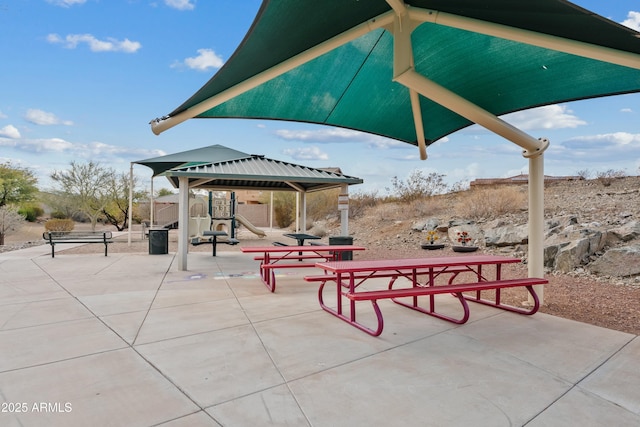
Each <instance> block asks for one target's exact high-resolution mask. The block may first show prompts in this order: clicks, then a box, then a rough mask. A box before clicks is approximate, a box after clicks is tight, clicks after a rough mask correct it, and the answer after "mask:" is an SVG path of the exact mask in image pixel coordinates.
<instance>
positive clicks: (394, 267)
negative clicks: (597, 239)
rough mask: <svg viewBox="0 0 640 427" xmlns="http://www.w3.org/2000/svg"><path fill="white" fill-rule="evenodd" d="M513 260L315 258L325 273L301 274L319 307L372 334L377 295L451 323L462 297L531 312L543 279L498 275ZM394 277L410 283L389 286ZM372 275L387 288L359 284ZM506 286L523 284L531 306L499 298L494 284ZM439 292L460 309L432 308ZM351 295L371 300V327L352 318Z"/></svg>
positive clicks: (456, 320) (353, 299)
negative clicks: (331, 302)
mask: <svg viewBox="0 0 640 427" xmlns="http://www.w3.org/2000/svg"><path fill="white" fill-rule="evenodd" d="M519 262H521V260H520V259H518V258H513V257H505V256H496V255H465V256H448V257H433V258H414V259H383V260H358V261H331V262H318V263H316V267H318V268H319V269H322V270H324V271H325V274H323V275H317V276H306V277H305V280H306V281H308V282H320V289H319V290H318V298H319V300H320V306H321V307H322V309H323V310H325V311H327V312H329V313H331V314H333V315H334V316H336V317H338V318H339V319H341V320H344V321H345V322H347V323H349V324H351V325H352V326H355V327H356V328H358V329H360V330H362V331H364V332H366V333H368V334H370V335H374V336H378V335H380V334H381V333H382V329H383V327H384V321H383V318H382V312H381V311H380V307H379V306H378V303H377V301H378V300H379V299H391V300H392V301H393V302H395V303H397V304H400V305H402V306H405V307H408V308H411V309H413V310H417V311H420V312H422V313H425V314H429V315H432V316H435V317H438V318H441V319H444V320H448V321H451V322H454V323H457V324H462V323H465V322H466V321H467V320H468V319H469V306H468V304H467V300H470V301H474V302H478V303H482V304H486V305H491V306H493V307H497V308H501V309H504V310H509V311H513V312H516V313H520V314H533V313H535V312H536V311H538V308H539V306H540V304H539V301H538V296H537V295H536V293H535V291H534V289H533V285H541V284H545V283H547V282H548V281H547V280H546V279H543V278H519V279H502V277H501V276H502V265H503V264H511V263H519ZM485 266H489V267H493V268H492V269H491V270H493V271H492V272H487V271H486V270H487V269H486V268H485V269H484V270H483V267H485ZM488 273H490V274H488ZM440 276H445V278H446V276H449V280H448V281H447V283H446V284H436V279H437V278H438V277H440ZM399 277H404V278H406V279H408V280H409V282H410V283H411V284H412V286H411V287H408V288H407V287H405V288H394V287H393V286H394V283H395V282H396V280H397V279H398V278H399ZM374 278H388V279H389V284H388V286H387V289H382V290H366V291H363V290H360V289H359V287H360V285H362V284H363V283H364V282H366V281H367V280H369V279H374ZM457 278H464V280H461V282H462V283H454V282H455V281H456V279H457ZM327 282H332V283H335V284H336V297H337V300H336V308H335V309H334V308H332V307H329V306H327V305H326V304H325V303H324V299H323V290H324V286H325V285H326V283H327ZM509 287H525V288H526V289H527V291H528V292H529V293H530V294H531V296H532V297H533V300H534V304H533V307H531V308H528V309H526V308H518V307H513V306H509V305H505V304H502V303H501V301H500V289H502V288H509ZM488 290H491V291H494V292H495V295H494V299H493V300H487V299H483V298H482V296H481V292H482V291H488ZM470 291H473V292H475V295H469V294H464V292H470ZM445 293H447V294H448V293H450V294H453V295H454V296H455V297H457V298H458V300H459V301H460V304H461V305H462V308H463V312H464V313H463V316H462V317H460V318H453V317H450V316H447V315H445V314H442V313H437V312H436V311H435V295H437V294H445ZM421 296H428V297H429V298H428V299H429V304H428V307H426V308H425V307H421V306H420V305H419V304H418V303H419V301H418V297H421ZM401 298H402V299H401ZM407 298H409V299H407ZM345 299H346V300H348V301H349V312H348V314H344V310H343V302H345ZM357 301H371V303H372V304H373V309H374V311H375V314H376V318H377V322H378V324H377V326H376V327H375V328H369V327H368V326H365V325H363V324H361V323H359V322H358V320H357V316H356V302H357Z"/></svg>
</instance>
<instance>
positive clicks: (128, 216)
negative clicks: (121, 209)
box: [127, 162, 133, 246]
mask: <svg viewBox="0 0 640 427" xmlns="http://www.w3.org/2000/svg"><path fill="white" fill-rule="evenodd" d="M132 219H133V162H132V163H129V212H127V222H128V224H129V227H128V229H127V246H131V226H132V224H131V220H132Z"/></svg>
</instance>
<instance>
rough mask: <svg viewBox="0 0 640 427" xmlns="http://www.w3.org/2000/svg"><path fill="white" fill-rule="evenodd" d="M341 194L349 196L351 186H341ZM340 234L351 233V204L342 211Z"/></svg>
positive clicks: (346, 234)
mask: <svg viewBox="0 0 640 427" xmlns="http://www.w3.org/2000/svg"><path fill="white" fill-rule="evenodd" d="M340 195H343V196H344V195H346V196H347V197H349V186H348V185H342V186H341V187H340ZM340 234H341V235H342V236H348V235H349V205H347V209H344V210H341V211H340Z"/></svg>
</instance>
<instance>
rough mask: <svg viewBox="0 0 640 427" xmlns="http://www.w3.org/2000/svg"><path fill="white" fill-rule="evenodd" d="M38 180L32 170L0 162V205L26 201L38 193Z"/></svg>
mask: <svg viewBox="0 0 640 427" xmlns="http://www.w3.org/2000/svg"><path fill="white" fill-rule="evenodd" d="M37 182H38V180H37V179H36V177H35V175H34V174H33V172H32V171H30V170H29V169H26V168H21V167H19V166H15V165H12V164H11V163H10V162H7V163H1V164H0V206H5V205H7V204H13V203H16V204H18V203H22V202H28V201H31V200H33V199H34V197H35V195H36V194H37V193H38V188H37V187H36V184H37Z"/></svg>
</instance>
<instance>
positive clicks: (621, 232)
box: [607, 221, 640, 244]
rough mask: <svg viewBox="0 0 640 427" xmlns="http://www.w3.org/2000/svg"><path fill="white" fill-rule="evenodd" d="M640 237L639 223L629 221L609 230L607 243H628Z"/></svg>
mask: <svg viewBox="0 0 640 427" xmlns="http://www.w3.org/2000/svg"><path fill="white" fill-rule="evenodd" d="M638 236H640V222H638V221H631V222H628V223H626V224H623V225H621V226H620V227H616V228H612V229H610V230H609V236H608V239H607V242H609V243H610V244H611V243H616V241H623V242H628V241H630V240H633V239H635V238H637V237H638Z"/></svg>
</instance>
